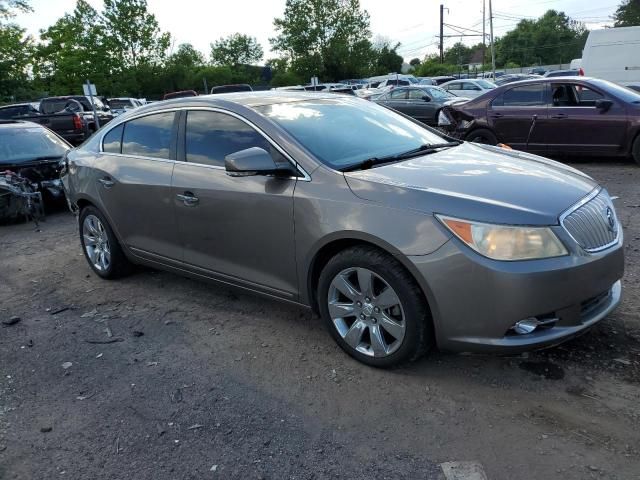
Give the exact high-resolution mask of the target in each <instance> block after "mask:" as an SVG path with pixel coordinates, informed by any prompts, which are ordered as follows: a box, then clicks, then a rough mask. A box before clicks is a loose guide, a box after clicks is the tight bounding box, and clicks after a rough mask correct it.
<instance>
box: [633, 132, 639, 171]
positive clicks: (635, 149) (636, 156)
mask: <svg viewBox="0 0 640 480" xmlns="http://www.w3.org/2000/svg"><path fill="white" fill-rule="evenodd" d="M631 155H632V156H633V159H634V160H635V161H636V163H637V164H638V165H639V166H640V134H639V135H638V136H637V137H636V139H635V140H634V141H633V146H632V147H631Z"/></svg>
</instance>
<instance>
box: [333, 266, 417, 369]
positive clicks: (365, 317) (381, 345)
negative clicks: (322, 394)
mask: <svg viewBox="0 0 640 480" xmlns="http://www.w3.org/2000/svg"><path fill="white" fill-rule="evenodd" d="M328 305H329V315H330V316H331V320H332V321H333V324H334V326H335V328H336V330H337V331H338V333H339V334H340V336H341V337H342V338H343V339H344V341H345V342H346V343H347V344H348V345H349V346H350V347H351V348H353V349H354V350H356V351H358V352H360V353H362V354H363V355H368V356H372V357H386V356H388V355H390V354H392V353H393V352H395V351H396V350H397V349H398V348H399V347H400V345H402V341H403V340H404V336H405V332H406V323H405V318H404V311H403V309H402V304H401V302H400V299H399V298H398V295H397V294H396V292H395V291H394V290H393V288H391V286H389V284H388V283H387V282H386V281H385V280H384V279H383V278H382V277H381V276H380V275H377V274H376V273H374V272H372V271H371V270H369V269H366V268H347V269H345V270H342V271H341V272H340V273H338V275H336V276H335V277H334V279H333V281H332V282H331V285H330V287H329V295H328Z"/></svg>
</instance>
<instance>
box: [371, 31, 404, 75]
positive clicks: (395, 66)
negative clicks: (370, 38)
mask: <svg viewBox="0 0 640 480" xmlns="http://www.w3.org/2000/svg"><path fill="white" fill-rule="evenodd" d="M398 48H400V43H396V44H395V45H391V43H390V41H389V40H388V39H386V38H378V39H376V42H375V45H374V46H373V55H372V59H373V66H372V68H371V70H372V73H373V74H374V75H385V74H387V73H399V72H400V70H401V69H402V62H403V60H404V59H403V58H402V56H401V55H399V54H398Z"/></svg>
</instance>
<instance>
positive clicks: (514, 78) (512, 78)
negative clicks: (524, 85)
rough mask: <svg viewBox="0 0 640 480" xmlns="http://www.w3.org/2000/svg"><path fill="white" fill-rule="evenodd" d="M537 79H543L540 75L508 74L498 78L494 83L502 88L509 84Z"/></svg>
mask: <svg viewBox="0 0 640 480" xmlns="http://www.w3.org/2000/svg"><path fill="white" fill-rule="evenodd" d="M536 78H541V77H540V75H529V74H526V73H508V74H505V75H502V76H500V77H499V78H497V79H496V80H495V82H494V83H495V84H496V85H498V86H500V85H506V84H507V83H513V82H520V81H522V80H532V79H536Z"/></svg>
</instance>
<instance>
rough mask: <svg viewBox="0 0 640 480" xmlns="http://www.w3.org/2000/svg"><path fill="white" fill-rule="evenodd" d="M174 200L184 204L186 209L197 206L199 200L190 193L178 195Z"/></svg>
mask: <svg viewBox="0 0 640 480" xmlns="http://www.w3.org/2000/svg"><path fill="white" fill-rule="evenodd" d="M176 198H177V199H178V200H180V201H181V202H182V203H184V204H185V206H187V207H193V206H195V205H197V204H198V202H199V201H200V199H199V198H198V197H196V196H195V195H194V194H193V193H191V192H184V193H179V194H177V195H176Z"/></svg>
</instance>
